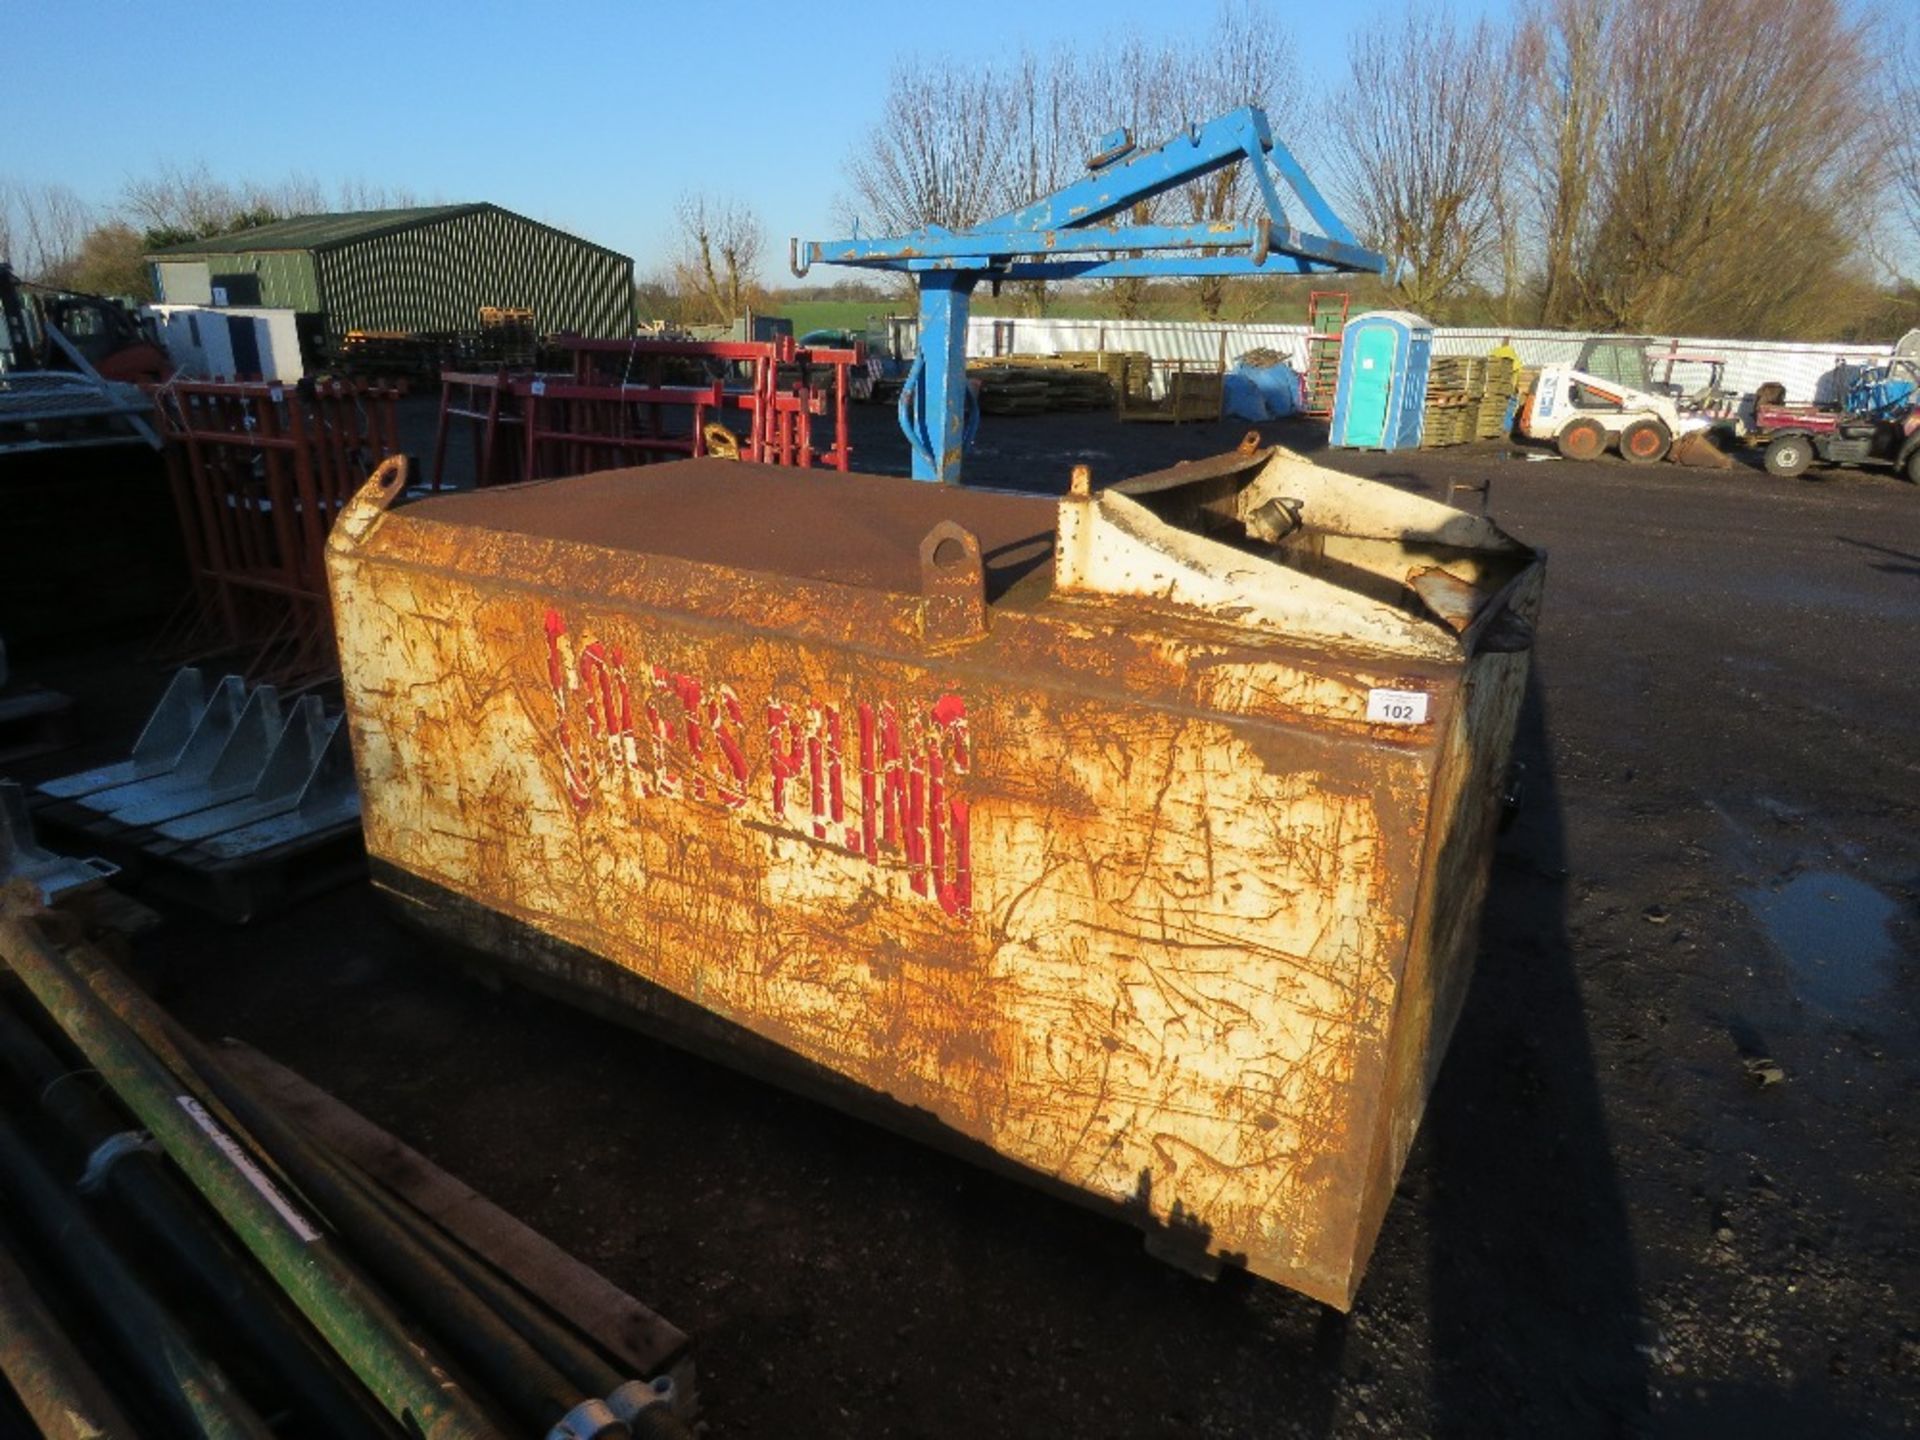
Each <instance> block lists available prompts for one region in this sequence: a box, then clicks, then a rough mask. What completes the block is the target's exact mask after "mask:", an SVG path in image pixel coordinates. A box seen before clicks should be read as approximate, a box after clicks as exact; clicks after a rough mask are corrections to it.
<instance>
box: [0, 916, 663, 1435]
mask: <svg viewBox="0 0 1920 1440" xmlns="http://www.w3.org/2000/svg"><path fill="white" fill-rule="evenodd" d="M25 928H26V927H23V926H21V925H19V924H18V923H16V922H8V921H4V920H0V951H4V950H7V948H8V941H9V938H10V937H9V932H10V931H20V930H23V929H25ZM33 933H34V935H35V937H36V938H38V939H39V942H40V944H41V945H42V946H44V945H45V940H44V937H38V933H37V932H33ZM55 958H56V959H58V958H59V957H57V956H56V957H55ZM61 963H62V965H63V967H64V963H65V962H64V961H62V962H61ZM16 968H18V967H16ZM73 968H74V969H75V970H77V971H78V972H79V978H80V980H81V981H82V982H84V983H83V984H82V985H81V988H82V989H83V990H85V991H87V992H88V995H89V998H91V999H92V1000H93V1001H94V1002H95V1003H96V1004H98V1005H100V1006H102V1007H103V1008H104V1009H105V1010H106V1011H107V1012H108V1013H109V1014H110V1015H111V1016H112V1017H114V1018H116V1019H117V1020H118V1021H119V1022H120V1023H121V1024H123V1025H124V1026H125V1027H126V1029H127V1031H129V1032H131V1036H132V1037H133V1038H134V1039H136V1040H137V1041H138V1042H140V1043H141V1044H144V1045H145V1046H146V1048H147V1050H148V1051H151V1052H155V1053H159V1054H165V1055H168V1056H170V1057H172V1058H173V1061H174V1064H175V1066H176V1068H177V1069H178V1070H179V1072H180V1080H181V1081H182V1082H183V1083H185V1084H186V1085H188V1086H189V1087H190V1088H193V1089H195V1090H197V1091H198V1092H199V1094H198V1095H197V1096H196V1097H195V1104H196V1105H199V1106H201V1107H202V1108H203V1109H204V1110H216V1109H217V1110H218V1113H220V1114H221V1115H223V1116H229V1117H231V1118H232V1122H233V1127H232V1128H233V1129H234V1130H235V1131H236V1132H237V1135H236V1137H235V1138H236V1140H237V1142H238V1143H239V1144H240V1145H241V1146H242V1147H243V1148H245V1149H248V1150H251V1151H252V1154H251V1155H249V1156H248V1157H247V1158H248V1159H249V1160H253V1159H254V1157H256V1156H257V1157H259V1158H260V1159H264V1160H265V1161H267V1162H268V1163H270V1164H271V1165H272V1166H273V1168H274V1169H276V1170H277V1171H278V1172H279V1173H281V1174H282V1175H284V1176H286V1178H287V1179H288V1180H289V1181H291V1182H292V1184H293V1185H294V1186H295V1187H297V1188H298V1190H299V1191H300V1192H301V1193H302V1194H304V1195H305V1196H306V1197H307V1198H308V1199H309V1200H310V1201H311V1202H312V1203H313V1204H314V1206H315V1207H316V1208H317V1209H318V1210H319V1211H320V1212H321V1213H322V1214H323V1215H324V1216H325V1217H326V1219H327V1221H328V1222H330V1223H331V1224H332V1225H333V1226H334V1228H335V1229H336V1230H337V1231H338V1232H339V1234H340V1235H341V1237H342V1238H343V1239H344V1240H345V1241H346V1242H347V1243H348V1244H349V1245H351V1246H352V1248H353V1252H354V1253H355V1254H356V1256H358V1257H359V1258H360V1260H361V1261H362V1263H363V1264H364V1265H365V1266H366V1268H367V1269H368V1270H369V1271H371V1272H372V1273H373V1274H374V1275H375V1276H376V1277H377V1278H378V1280H379V1281H380V1282H381V1284H382V1285H383V1286H384V1287H385V1288H386V1289H387V1290H388V1291H389V1292H390V1293H392V1294H393V1295H394V1297H395V1298H396V1299H398V1300H400V1301H401V1302H403V1303H404V1304H406V1305H408V1306H410V1307H411V1308H412V1311H413V1313H414V1314H416V1315H417V1316H419V1317H420V1318H421V1320H422V1321H423V1322H424V1323H425V1324H426V1326H427V1328H428V1329H429V1330H430V1331H431V1332H432V1333H433V1334H434V1335H435V1336H436V1337H437V1338H439V1339H440V1340H441V1341H442V1342H443V1343H444V1344H445V1345H446V1347H447V1349H448V1351H449V1352H450V1353H451V1354H452V1355H454V1356H455V1358H457V1359H458V1360H459V1361H460V1363H461V1364H463V1365H464V1366H465V1367H466V1368H467V1369H468V1370H469V1371H470V1372H471V1373H472V1374H474V1375H476V1376H479V1377H483V1378H484V1380H485V1383H486V1385H487V1387H488V1390H489V1393H490V1394H492V1395H493V1396H495V1397H497V1398H498V1399H499V1400H500V1401H501V1402H502V1403H503V1405H504V1406H505V1408H506V1409H507V1411H508V1412H509V1413H511V1414H513V1415H514V1416H515V1417H516V1418H517V1419H518V1420H519V1422H520V1423H521V1424H523V1425H527V1426H535V1425H537V1426H540V1427H543V1428H545V1429H547V1430H550V1431H551V1432H552V1433H553V1434H554V1435H555V1436H564V1437H568V1440H572V1437H580V1440H587V1437H592V1440H621V1437H624V1436H625V1435H626V1434H627V1431H626V1428H625V1426H624V1425H623V1424H622V1423H621V1422H620V1420H619V1418H618V1417H617V1416H616V1415H615V1414H614V1413H613V1411H612V1410H611V1409H609V1408H608V1407H607V1406H606V1404H605V1402H604V1401H603V1400H602V1399H601V1398H600V1397H598V1396H596V1395H592V1394H583V1393H582V1392H581V1390H580V1388H579V1387H577V1386H575V1385H573V1384H571V1383H569V1381H568V1380H567V1378H566V1377H565V1376H564V1375H562V1374H561V1373H560V1372H559V1371H558V1370H557V1369H556V1368H555V1367H554V1366H553V1365H551V1364H550V1363H548V1361H547V1360H546V1359H545V1358H544V1357H542V1356H541V1355H540V1354H539V1353H538V1352H537V1351H535V1350H534V1349H533V1348H532V1347H531V1346H529V1345H528V1344H527V1343H526V1342H525V1341H524V1340H522V1339H521V1338H520V1336H519V1335H517V1334H516V1333H514V1331H513V1329H512V1328H511V1327H510V1326H509V1325H508V1324H507V1323H506V1321H505V1320H503V1319H502V1318H501V1317H500V1316H498V1315H496V1314H495V1313H494V1312H493V1311H492V1310H490V1309H488V1308H487V1306H486V1305H485V1304H484V1303H483V1302H482V1301H481V1300H480V1298H479V1297H478V1296H476V1295H475V1294H474V1293H473V1292H472V1291H471V1290H469V1289H467V1288H466V1287H465V1286H464V1285H462V1284H461V1283H460V1282H459V1280H458V1279H457V1278H456V1277H455V1276H454V1275H453V1274H451V1273H450V1272H449V1271H448V1269H447V1268H446V1267H445V1266H444V1265H442V1264H440V1263H439V1261H438V1260H436V1259H435V1258H434V1256H433V1255H431V1254H430V1253H428V1251H427V1250H426V1249H425V1247H424V1246H422V1245H420V1244H419V1243H418V1242H417V1241H416V1240H414V1239H413V1237H412V1236H410V1235H408V1234H407V1233H406V1232H405V1231H403V1230H402V1229H400V1228H399V1227H398V1226H397V1225H395V1224H393V1223H392V1222H391V1221H390V1220H389V1219H388V1218H387V1217H386V1216H385V1215H384V1214H382V1213H381V1212H380V1211H379V1210H378V1209H377V1208H376V1207H374V1206H373V1205H372V1204H370V1203H369V1202H368V1201H367V1200H366V1199H365V1197H364V1196H362V1195H360V1194H359V1193H357V1192H356V1191H355V1190H354V1188H353V1186H352V1185H351V1183H350V1182H349V1181H348V1180H347V1179H346V1178H345V1177H344V1176H343V1175H342V1174H341V1172H340V1169H339V1167H338V1166H337V1165H335V1164H334V1163H333V1162H332V1161H330V1160H328V1159H327V1158H326V1157H325V1156H324V1155H321V1154H320V1153H319V1152H318V1151H317V1150H315V1149H314V1148H313V1147H312V1146H311V1145H309V1144H308V1143H307V1142H306V1141H305V1140H304V1139H303V1138H301V1137H300V1136H299V1135H298V1134H297V1133H296V1132H295V1131H294V1130H293V1128H292V1127H291V1126H290V1125H288V1124H287V1122H286V1121H285V1120H284V1119H282V1118H281V1117H280V1116H279V1115H278V1114H277V1113H276V1112H274V1111H273V1110H272V1109H271V1108H270V1107H268V1106H265V1105H262V1104H260V1103H259V1102H258V1101H257V1100H255V1099H254V1098H253V1096H251V1095H250V1094H249V1093H248V1092H247V1091H245V1090H244V1089H242V1088H241V1087H239V1086H238V1085H237V1084H235V1083H233V1082H232V1081H231V1079H230V1077H228V1076H227V1075H226V1072H225V1069H224V1067H223V1066H221V1064H220V1063H219V1061H218V1060H217V1059H216V1058H215V1057H214V1056H213V1055H212V1054H211V1053H210V1052H209V1051H208V1050H207V1048H206V1047H205V1046H204V1045H202V1044H201V1043H200V1042H199V1041H198V1040H197V1039H196V1038H194V1037H193V1036H192V1035H190V1034H188V1033H187V1032H186V1031H185V1030H183V1029H181V1028H180V1027H178V1026H176V1025H173V1024H171V1022H170V1021H169V1019H168V1017H167V1015H166V1013H165V1012H164V1011H162V1010H161V1009H160V1007H159V1006H158V1005H156V1004H155V1003H154V1001H153V999H152V997H150V996H148V995H147V994H146V993H145V992H143V991H141V990H140V989H138V988H137V987H136V986H134V985H133V984H132V983H131V982H129V981H128V980H127V978H126V977H125V976H124V975H123V974H122V973H121V972H120V971H119V970H118V969H117V968H116V967H114V966H113V965H111V964H109V963H107V961H106V960H105V958H104V957H102V956H100V955H99V954H98V953H97V952H95V951H92V950H90V949H88V948H87V947H84V946H82V947H78V948H77V949H76V951H75V953H74V960H73ZM49 1008H51V1007H49ZM55 1015H56V1018H59V1012H57V1011H56V1012H55ZM63 1023H64V1022H63ZM85 1048H86V1047H85V1046H84V1045H83V1046H82V1049H83V1050H84V1049H85ZM90 1058H91V1057H90ZM96 1063H98V1061H96ZM103 1068H104V1067H103ZM142 1118H143V1119H145V1118H146V1116H145V1115H144V1114H143V1115H142ZM149 1125H150V1127H151V1128H154V1129H155V1131H156V1134H157V1133H158V1128H157V1127H152V1122H151V1121H149ZM163 1138H164V1137H163ZM169 1150H170V1151H171V1147H169ZM323 1333H324V1328H323ZM331 1338H332V1337H331V1336H329V1339H331ZM449 1386H450V1387H451V1382H449ZM456 1393H457V1392H456ZM402 1423H403V1424H404V1423H405V1422H404V1420H403V1422H402Z"/></svg>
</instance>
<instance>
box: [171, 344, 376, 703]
mask: <svg viewBox="0 0 1920 1440" xmlns="http://www.w3.org/2000/svg"><path fill="white" fill-rule="evenodd" d="M397 398H398V392H397V391H395V390H392V389H387V388H378V387H371V386H366V385H349V384H342V383H338V382H335V383H328V384H301V385H299V386H292V385H281V384H278V383H269V382H262V381H238V382H235V381H205V380H178V379H177V380H173V381H170V382H168V383H167V384H165V385H162V386H159V387H157V388H156V389H155V391H154V401H155V409H156V412H157V419H158V423H159V428H160V431H161V433H162V434H163V435H164V436H165V438H166V456H167V473H168V478H169V481H170V483H171V485H172V489H173V499H174V507H175V509H176V511H177V512H178V515H179V519H180V527H181V532H182V535H183V538H184V540H185V546H186V551H187V561H188V564H189V565H190V566H191V567H192V570H193V580H194V596H193V614H192V616H191V617H190V620H189V622H188V624H187V626H186V627H185V628H186V632H187V633H186V634H185V635H184V636H182V637H180V644H179V646H178V648H180V649H182V650H184V651H197V652H201V653H208V654H211V653H216V652H224V651H245V652H249V654H248V657H247V659H246V660H245V661H244V662H243V665H242V668H243V669H244V670H245V673H246V674H247V675H248V677H249V678H250V679H255V680H268V681H274V682H277V683H280V684H282V685H287V684H295V685H297V684H301V683H306V682H311V681H314V680H318V679H322V678H325V677H326V676H327V675H329V674H331V673H333V672H334V671H335V670H336V669H337V668H338V661H337V659H336V657H335V655H334V649H333V622H332V614H331V610H330V607H329V604H328V599H327V585H326V571H325V564H324V555H325V546H326V538H327V532H328V530H330V529H331V528H332V526H333V522H334V518H335V517H336V516H337V515H338V514H339V512H340V509H341V507H342V506H343V505H345V504H346V502H347V501H348V500H349V499H350V498H351V497H352V496H353V494H354V493H355V492H356V491H357V490H358V489H359V488H360V487H361V486H362V485H363V484H364V483H365V482H366V478H367V476H368V475H369V474H371V473H372V471H373V469H374V468H375V467H376V466H377V465H378V464H379V463H380V461H382V460H384V459H385V458H386V457H387V456H389V455H392V454H395V453H397V452H398V450H399V448H400V446H399V436H398V425H397V419H396V413H395V401H396V399H397Z"/></svg>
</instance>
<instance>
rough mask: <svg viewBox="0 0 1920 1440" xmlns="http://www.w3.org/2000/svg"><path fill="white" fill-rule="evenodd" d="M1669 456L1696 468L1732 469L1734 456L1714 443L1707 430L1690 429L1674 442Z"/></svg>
mask: <svg viewBox="0 0 1920 1440" xmlns="http://www.w3.org/2000/svg"><path fill="white" fill-rule="evenodd" d="M1667 458H1668V459H1669V460H1671V461H1673V463H1674V464H1676V465H1686V466H1689V467H1691V468H1692V469H1695V470H1731V469H1732V468H1733V457H1732V456H1731V455H1729V454H1727V452H1726V451H1724V450H1722V449H1721V448H1720V447H1719V446H1718V445H1716V444H1714V443H1713V439H1712V437H1711V436H1709V435H1708V433H1707V432H1706V431H1705V430H1689V431H1688V432H1687V433H1686V434H1684V435H1682V436H1681V437H1680V438H1679V439H1677V440H1675V441H1674V442H1673V449H1671V450H1669V451H1668V452H1667Z"/></svg>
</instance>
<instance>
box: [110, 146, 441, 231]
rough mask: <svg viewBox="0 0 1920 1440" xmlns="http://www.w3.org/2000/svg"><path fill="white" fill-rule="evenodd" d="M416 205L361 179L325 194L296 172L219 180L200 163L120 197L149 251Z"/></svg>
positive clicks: (406, 195) (163, 173) (166, 171)
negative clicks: (314, 218) (288, 221)
mask: <svg viewBox="0 0 1920 1440" xmlns="http://www.w3.org/2000/svg"><path fill="white" fill-rule="evenodd" d="M416 203H418V202H417V201H416V200H415V198H414V195H413V193H412V192H411V191H409V190H404V189H395V188H391V187H388V186H385V185H381V184H377V183H374V182H371V181H368V180H366V179H364V178H355V179H351V180H343V181H341V182H340V183H339V185H338V186H337V187H336V188H335V189H334V190H333V191H331V192H330V191H329V190H328V188H327V187H326V186H325V185H323V184H322V183H321V182H320V181H319V180H317V179H315V178H314V177H313V176H311V175H303V174H299V173H297V172H296V173H294V174H290V175H288V176H287V177H286V178H284V179H282V180H278V181H271V182H268V181H259V180H241V181H228V180H221V179H218V178H216V177H215V176H214V174H213V172H212V171H210V170H209V169H208V168H207V167H206V165H205V164H204V163H201V164H196V165H192V166H185V165H177V164H165V165H162V166H161V167H160V168H159V169H157V170H156V171H154V172H153V173H152V174H150V175H144V176H141V177H139V178H137V179H134V180H130V181H128V182H127V184H126V186H125V187H124V188H123V190H122V191H121V196H120V208H121V210H122V211H123V212H124V214H125V215H126V217H127V219H128V220H130V221H131V222H132V223H133V224H134V225H136V226H138V227H139V228H141V229H142V230H144V231H145V232H146V234H147V239H148V243H149V244H150V245H154V246H159V245H168V244H174V243H177V242H180V241H186V240H199V239H203V238H205V237H207V236H209V235H226V234H230V233H231V232H233V231H235V230H244V229H247V228H249V227H250V226H254V225H264V224H266V223H267V222H268V221H271V220H281V219H285V218H287V217H289V216H293V215H318V214H325V213H329V212H333V211H352V210H388V209H393V208H395V207H399V206H408V205H413V204H416Z"/></svg>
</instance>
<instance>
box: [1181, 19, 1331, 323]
mask: <svg viewBox="0 0 1920 1440" xmlns="http://www.w3.org/2000/svg"><path fill="white" fill-rule="evenodd" d="M1170 69H1171V70H1172V74H1173V83H1174V84H1176V85H1177V86H1178V87H1179V94H1180V95H1181V96H1182V97H1183V98H1184V100H1185V103H1186V105H1187V106H1189V107H1191V108H1190V109H1189V110H1188V112H1187V113H1186V114H1183V115H1182V116H1181V121H1182V122H1183V123H1186V122H1197V121H1201V120H1207V119H1211V118H1212V117H1213V116H1215V115H1219V114H1223V113H1225V112H1226V111H1228V110H1233V109H1237V108H1239V107H1240V106H1242V105H1257V106H1259V107H1260V108H1261V109H1262V110H1264V111H1265V112H1266V115H1267V120H1268V122H1269V126H1270V128H1271V130H1272V132H1273V134H1274V136H1275V137H1276V138H1277V139H1279V140H1281V141H1282V142H1283V143H1284V142H1285V141H1286V139H1287V137H1288V135H1289V134H1290V133H1291V132H1292V131H1293V130H1294V129H1295V128H1296V125H1297V122H1298V120H1299V110H1300V85H1299V72H1298V70H1297V68H1296V67H1295V65H1294V58H1293V45H1292V41H1291V39H1290V38H1289V37H1288V34H1287V31H1286V30H1285V28H1284V27H1283V26H1282V25H1281V23H1280V21H1279V19H1278V18H1277V17H1276V16H1275V14H1274V13H1273V11H1272V10H1271V9H1270V8H1268V7H1264V6H1260V5H1256V4H1253V3H1252V0H1222V3H1221V5H1220V7H1219V9H1218V10H1216V11H1215V12H1214V19H1213V25H1212V27H1211V28H1210V29H1209V30H1208V31H1206V32H1205V33H1204V34H1201V35H1198V36H1196V37H1195V38H1194V39H1193V40H1192V41H1191V42H1190V43H1189V44H1187V45H1186V46H1185V47H1184V48H1182V49H1181V50H1180V51H1178V52H1177V56H1176V62H1175V64H1174V65H1173V66H1171V67H1170ZM1152 138H1153V139H1155V140H1161V139H1165V138H1167V132H1162V133H1158V134H1155V135H1154V136H1153V137H1152ZM1256 193H1257V192H1256V187H1255V185H1254V182H1253V177H1252V174H1251V173H1250V171H1249V170H1248V167H1247V166H1246V165H1245V164H1244V163H1235V164H1233V165H1230V166H1227V167H1225V168H1224V169H1221V170H1216V171H1214V172H1213V174H1211V175H1208V176H1206V177H1204V178H1203V179H1200V180H1196V181H1194V182H1193V183H1192V184H1190V185H1187V186H1185V187H1183V189H1182V191H1181V195H1182V197H1183V199H1184V204H1183V205H1180V206H1178V207H1176V211H1177V212H1178V211H1184V218H1186V219H1188V220H1192V221H1196V222H1217V221H1233V220H1240V219H1244V218H1245V217H1246V216H1247V215H1248V213H1249V212H1250V211H1251V210H1252V209H1253V207H1254V196H1255V194H1256ZM1295 218H1296V223H1298V221H1299V220H1300V219H1304V218H1305V217H1295ZM1191 288H1192V293H1193V297H1194V300H1195V301H1196V302H1197V303H1198V305H1199V307H1200V311H1201V313H1202V314H1203V315H1205V316H1206V317H1207V318H1208V319H1209V320H1217V319H1219V318H1220V312H1221V307H1222V305H1223V303H1224V301H1225V299H1226V294H1227V284H1226V279H1225V277H1224V276H1218V275H1204V276H1199V277H1196V278H1195V279H1194V280H1193V281H1192V282H1191Z"/></svg>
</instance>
